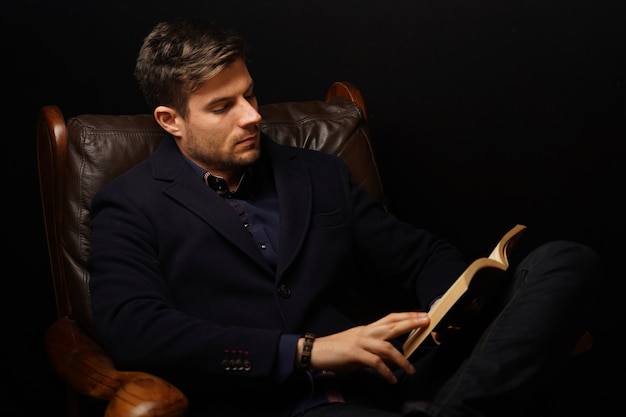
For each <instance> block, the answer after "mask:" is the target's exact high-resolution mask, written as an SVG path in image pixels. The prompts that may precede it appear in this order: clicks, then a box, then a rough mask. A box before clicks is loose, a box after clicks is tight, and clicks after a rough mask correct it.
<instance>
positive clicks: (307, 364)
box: [299, 333, 315, 369]
mask: <svg viewBox="0 0 626 417" xmlns="http://www.w3.org/2000/svg"><path fill="white" fill-rule="evenodd" d="M302 340H303V342H302V351H301V352H300V356H299V357H300V359H299V366H300V368H302V369H310V368H311V352H312V351H313V343H314V342H315V335H314V334H313V333H306V334H305V335H304V337H303V338H302Z"/></svg>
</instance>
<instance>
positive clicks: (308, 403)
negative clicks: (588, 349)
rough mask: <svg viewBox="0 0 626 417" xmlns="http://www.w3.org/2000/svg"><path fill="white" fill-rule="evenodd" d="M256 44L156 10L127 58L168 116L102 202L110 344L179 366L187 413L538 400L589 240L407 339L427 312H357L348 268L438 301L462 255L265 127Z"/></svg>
mask: <svg viewBox="0 0 626 417" xmlns="http://www.w3.org/2000/svg"><path fill="white" fill-rule="evenodd" d="M245 59H246V56H245V45H244V41H243V40H242V39H241V38H240V37H239V36H238V35H237V34H235V33H233V32H231V31H228V30H222V29H219V28H217V27H215V26H213V25H210V24H207V23H203V22H199V21H176V22H170V23H161V24H158V25H156V26H155V28H154V29H153V30H152V32H151V33H150V34H149V35H148V36H147V37H146V39H145V41H144V43H143V45H142V47H141V50H140V52H139V56H138V59H137V65H136V69H135V75H136V77H137V80H138V82H139V85H140V87H141V89H142V91H143V93H144V95H145V97H146V99H147V101H148V103H149V105H150V106H151V109H152V111H153V114H154V117H155V119H156V120H157V122H158V123H159V124H160V125H161V126H162V127H163V129H165V131H166V132H167V133H168V134H169V136H168V137H166V138H164V141H163V143H162V144H161V145H160V147H159V148H158V149H157V150H156V151H155V152H154V153H153V155H152V156H151V157H150V159H148V160H147V161H145V162H143V163H140V164H139V165H138V166H136V167H134V168H133V169H131V170H130V171H128V172H127V173H125V174H123V175H121V176H120V177H118V178H117V179H115V180H113V181H111V182H110V183H109V184H107V185H106V186H105V187H104V188H103V189H102V190H101V191H100V192H99V193H98V194H97V195H96V196H95V197H94V200H93V203H92V215H93V217H92V248H91V257H90V261H89V269H90V274H91V281H90V285H91V294H92V307H93V313H94V318H95V321H96V325H97V327H98V329H99V331H100V333H101V336H102V338H103V340H104V343H105V345H106V347H107V349H108V351H109V352H110V353H111V354H112V356H113V358H114V360H115V362H116V364H117V365H118V366H119V367H121V368H122V369H129V370H130V369H132V370H143V371H148V372H152V373H155V374H158V375H160V376H162V377H164V378H165V379H167V380H169V381H171V382H173V383H174V384H175V385H177V386H178V387H179V388H181V389H182V390H183V392H185V393H186V394H187V396H188V397H189V400H190V413H191V415H194V416H240V415H241V416H244V415H245V416H260V415H267V416H307V417H310V416H359V417H364V416H390V417H391V416H396V417H397V416H401V415H404V416H453V417H454V416H481V415H484V416H498V417H501V416H508V417H511V416H515V415H523V414H524V413H525V412H527V411H528V410H529V408H528V407H529V406H530V407H532V404H533V401H534V400H535V399H536V398H537V397H538V396H539V395H540V393H541V391H542V388H544V385H543V384H544V383H545V381H546V380H547V377H548V376H550V375H551V373H552V372H553V371H554V365H555V364H557V363H560V362H562V360H563V359H564V358H566V357H567V354H568V352H569V350H570V349H571V347H572V346H573V344H574V342H575V340H577V337H578V336H580V334H581V333H582V329H584V328H585V326H586V322H585V319H586V316H585V312H586V309H585V308H584V306H585V305H588V304H589V302H590V300H589V296H588V291H589V288H590V285H591V282H592V279H593V275H592V274H593V273H594V272H595V271H596V269H597V267H598V265H597V264H598V259H597V256H596V254H595V253H594V252H593V251H591V250H590V249H588V248H587V247H585V246H582V245H580V244H576V243H573V242H564V241H560V242H551V243H548V244H544V245H543V246H541V247H539V248H537V249H536V250H534V251H533V252H531V253H529V254H528V256H527V257H526V258H525V259H524V260H523V261H521V262H520V263H519V264H518V265H515V268H514V273H512V274H511V276H510V278H509V281H508V285H507V287H506V288H503V289H502V290H501V292H500V293H499V294H498V296H499V297H498V299H497V300H494V303H493V305H492V310H493V311H489V309H487V310H488V311H489V313H490V314H489V315H485V316H484V317H483V316H481V317H480V318H479V317H477V318H476V320H473V321H471V324H468V325H467V328H463V329H461V330H460V331H459V332H458V334H457V335H455V336H454V337H453V338H452V339H450V340H448V341H446V343H442V344H441V345H439V346H436V345H434V344H432V345H430V346H425V347H424V349H418V352H417V353H416V354H415V355H413V356H411V357H410V358H409V359H410V360H409V359H407V358H405V357H404V355H403V354H402V352H401V351H400V350H399V349H398V346H399V344H398V341H399V340H402V337H405V336H406V335H407V334H408V333H409V332H410V331H411V330H412V329H414V328H418V327H422V326H426V325H428V323H429V318H428V315H427V314H426V313H424V312H418V311H395V312H390V313H389V314H388V315H385V316H384V317H382V318H380V319H379V320H377V321H375V322H373V323H370V324H367V325H362V324H359V325H357V324H355V322H353V321H352V317H349V316H348V315H346V314H344V313H342V311H345V310H346V309H345V308H344V307H345V306H344V305H342V304H343V303H345V302H346V301H345V300H347V299H348V297H347V294H343V293H342V292H341V291H342V290H344V289H346V288H349V285H345V284H346V283H348V282H349V281H351V280H353V279H355V278H358V279H376V280H378V282H379V285H383V286H385V287H386V288H389V289H390V290H391V289H392V288H395V289H397V290H400V291H403V292H405V293H410V294H411V295H412V296H413V297H414V299H415V305H416V306H420V307H421V309H422V310H428V308H429V306H430V305H432V303H433V302H436V300H437V298H438V297H439V296H441V295H442V294H443V293H444V292H445V290H446V289H447V288H448V287H449V285H450V284H451V283H452V282H453V281H454V280H455V279H456V278H457V277H458V276H459V275H460V273H461V272H462V271H463V270H464V268H465V267H466V263H465V262H464V260H463V257H462V256H461V254H459V253H458V252H457V251H456V250H455V249H454V248H453V247H452V246H451V245H450V244H448V243H447V242H445V241H443V240H442V239H439V238H437V237H436V236H433V235H432V234H430V233H428V232H426V231H424V230H421V229H417V228H415V227H413V226H411V225H409V224H407V223H403V222H400V221H398V220H397V219H396V218H394V217H393V216H392V215H391V214H388V213H386V212H385V211H384V210H383V208H382V207H381V206H380V205H379V204H378V203H377V202H375V201H374V200H372V199H371V198H370V197H369V196H368V195H367V193H366V192H365V191H363V190H361V189H359V188H358V187H355V186H354V185H352V184H351V182H350V174H349V171H348V169H347V167H346V166H345V164H344V163H343V162H342V161H341V160H340V159H339V158H337V157H334V156H329V155H325V154H321V153H318V152H314V151H308V150H303V149H297V148H291V147H283V146H279V145H277V144H275V143H274V142H273V141H272V140H271V139H269V138H267V137H265V136H264V135H263V134H261V133H260V131H259V121H260V120H261V116H260V115H259V113H258V111H257V109H258V104H257V99H256V97H255V95H254V82H253V79H252V77H251V75H250V74H249V72H248V69H247V66H246V60H245ZM294 201H298V202H299V207H302V203H301V202H304V203H303V204H304V206H303V207H304V208H303V209H298V210H296V209H295V208H294V205H293V202H294ZM357 259H358V260H360V262H355V260H357ZM363 263H365V264H366V267H367V270H368V271H369V273H367V274H364V273H363V270H356V269H355V265H358V264H363ZM361 274H362V275H361ZM344 295H345V296H344Z"/></svg>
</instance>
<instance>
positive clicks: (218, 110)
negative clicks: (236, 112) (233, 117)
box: [213, 106, 230, 114]
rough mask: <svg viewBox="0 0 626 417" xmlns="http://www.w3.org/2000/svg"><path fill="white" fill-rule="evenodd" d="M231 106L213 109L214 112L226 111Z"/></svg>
mask: <svg viewBox="0 0 626 417" xmlns="http://www.w3.org/2000/svg"><path fill="white" fill-rule="evenodd" d="M229 107H230V106H221V107H216V108H214V109H213V113H215V114H221V113H225V112H226V111H227V110H228V108H229Z"/></svg>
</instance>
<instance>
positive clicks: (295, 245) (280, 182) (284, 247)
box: [265, 139, 313, 277]
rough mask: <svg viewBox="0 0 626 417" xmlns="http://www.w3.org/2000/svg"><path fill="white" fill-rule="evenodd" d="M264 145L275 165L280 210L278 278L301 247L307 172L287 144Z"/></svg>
mask: <svg viewBox="0 0 626 417" xmlns="http://www.w3.org/2000/svg"><path fill="white" fill-rule="evenodd" d="M267 142H269V143H268V145H267V146H266V147H265V149H266V150H267V153H268V155H269V157H270V158H271V159H272V162H273V166H274V180H275V182H276V191H277V192H278V195H279V196H280V197H279V198H278V204H279V210H280V228H279V243H278V252H279V253H278V265H277V276H278V277H280V276H281V275H282V273H283V271H285V270H286V269H287V268H288V267H289V265H290V264H291V263H292V262H294V260H295V259H296V257H297V255H298V253H299V252H300V251H301V250H302V247H303V245H304V240H305V237H306V234H307V231H308V229H309V223H310V219H311V215H310V213H311V210H312V198H313V196H312V185H311V176H310V173H309V171H308V170H307V169H306V168H305V167H303V166H302V164H300V162H299V160H298V156H297V154H296V153H295V152H293V151H292V149H290V148H289V147H279V146H278V145H276V144H275V143H273V142H271V140H269V139H268V141H267Z"/></svg>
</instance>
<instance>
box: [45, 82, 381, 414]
mask: <svg viewBox="0 0 626 417" xmlns="http://www.w3.org/2000/svg"><path fill="white" fill-rule="evenodd" d="M352 100H355V101H356V102H357V103H358V105H357V104H356V103H355V102H353V101H352ZM260 113H261V114H262V116H263V121H262V122H261V130H262V131H263V132H265V133H266V134H268V136H270V137H271V138H273V139H274V140H276V141H277V142H279V143H284V144H287V145H290V146H299V147H306V148H310V149H316V150H320V151H323V152H327V153H331V154H336V155H339V156H340V157H342V158H343V159H344V160H345V161H346V162H347V163H348V165H349V167H350V170H351V172H352V175H353V181H354V182H355V183H357V184H359V185H360V186H362V187H363V188H365V189H366V190H367V191H368V192H369V193H370V194H371V195H372V196H373V197H374V198H376V199H378V200H380V201H381V202H382V203H383V205H385V207H386V198H385V194H384V191H383V187H382V183H381V181H380V176H379V172H378V168H377V166H376V162H375V159H374V155H373V152H372V147H371V143H370V137H369V131H368V128H367V124H366V119H365V114H366V110H365V105H364V103H363V98H362V96H361V94H360V92H359V91H358V89H356V88H355V87H354V86H353V85H352V84H350V83H335V84H333V85H332V86H331V88H330V89H329V90H328V93H327V100H326V101H305V102H291V103H279V104H268V105H263V106H261V108H260ZM163 135H164V132H163V131H162V130H161V128H160V127H159V126H158V124H156V122H155V121H154V119H153V117H152V115H146V114H141V115H121V116H117V115H93V114H88V115H81V116H77V117H73V118H71V119H69V120H68V121H67V123H66V122H65V120H64V118H63V115H62V113H61V110H60V109H59V108H58V107H56V106H47V107H44V108H43V109H42V110H41V112H40V117H39V120H38V129H37V153H38V164H39V165H38V167H39V179H40V188H41V196H42V204H43V210H44V219H45V225H46V234H47V239H48V247H49V253H50V262H51V269H52V275H53V281H54V286H55V293H56V294H55V295H56V297H57V307H58V315H59V321H58V322H57V323H55V324H54V325H53V326H51V328H50V330H49V331H48V334H47V350H48V354H49V356H50V357H51V361H52V363H53V366H54V367H55V368H56V369H57V371H58V372H59V374H60V375H61V376H62V377H63V378H64V379H65V381H66V382H68V383H69V385H70V386H71V387H72V388H73V389H75V390H77V391H78V392H81V393H83V394H88V395H90V396H94V397H97V398H103V399H106V400H110V401H111V403H110V406H109V410H108V412H109V413H111V415H124V414H123V412H124V410H126V407H127V404H129V403H132V401H134V400H128V398H126V397H124V395H123V393H124V392H128V391H129V390H130V391H131V392H132V395H131V397H133V396H134V397H137V398H139V399H140V400H141V399H142V398H143V399H144V400H145V401H148V400H149V401H150V402H151V403H155V402H158V400H155V399H154V398H152V396H153V392H154V391H155V390H156V391H158V390H157V389H155V390H152V391H150V390H148V391H150V392H149V393H148V394H145V393H143V394H136V393H135V391H134V390H135V389H138V388H136V387H135V385H144V386H145V385H146V384H145V381H148V380H149V381H151V383H155V384H156V382H154V381H155V380H157V379H156V378H151V377H150V376H146V375H144V374H141V373H135V374H133V376H132V381H131V382H128V379H129V378H128V377H129V375H128V373H120V372H119V371H116V370H114V367H113V364H112V363H110V362H109V360H108V359H107V357H106V352H104V351H102V350H101V348H99V347H98V345H97V344H96V345H94V346H91V347H90V348H89V349H85V348H81V349H78V348H76V347H75V346H74V347H73V346H70V345H67V344H68V342H69V343H70V344H71V343H79V342H82V341H83V339H84V340H85V341H89V339H93V340H97V339H98V336H97V331H96V330H95V328H94V326H93V321H92V317H91V306H90V296H89V287H88V282H89V275H88V273H87V271H86V268H85V265H86V260H87V258H88V256H89V250H90V238H91V230H90V227H89V221H90V220H89V216H90V215H89V206H90V203H91V199H92V196H93V195H94V193H95V192H96V191H97V190H98V189H100V187H102V186H103V185H104V184H105V183H106V182H107V181H109V180H111V179H112V178H114V177H116V176H118V175H119V174H121V173H122V172H124V171H126V170H127V169H129V168H130V167H132V166H133V165H135V164H137V163H138V162H140V161H142V160H144V159H146V158H147V157H148V156H149V155H150V153H151V152H152V151H153V150H154V149H155V148H156V147H157V146H158V144H159V142H160V141H161V139H162V137H163ZM82 332H85V333H86V335H84V334H82ZM68 339H69V340H68ZM91 351H94V352H95V353H97V355H98V359H97V360H93V359H91V356H90V355H89V354H88V353H86V352H91ZM77 363H79V364H80V363H82V364H83V365H82V367H80V366H77ZM101 364H104V365H105V368H107V369H106V371H102V370H98V369H96V368H98V366H99V365H101ZM74 367H78V368H80V369H79V370H78V373H73V371H72V369H73V368H74ZM109 368H110V369H109ZM109 371H110V373H107V372H109ZM92 372H94V373H95V374H96V376H93V375H90V374H91V373H92ZM105 374H106V378H103V375H105ZM103 379H104V380H105V381H104V382H105V383H103V384H102V382H103ZM137 379H139V380H140V381H143V382H142V383H141V384H137V383H136V381H137ZM85 381H87V382H85ZM159 384H160V382H159ZM99 385H103V387H100V386H99ZM130 386H132V388H128V387H130ZM163 386H164V387H165V388H163V390H164V391H175V394H176V395H175V396H174V397H172V398H171V399H170V400H169V402H167V403H166V404H165V405H161V406H158V407H157V408H156V410H155V407H154V406H153V405H152V406H151V407H148V408H147V411H146V413H148V412H150V413H152V414H150V415H155V416H158V415H167V416H170V415H171V416H174V415H184V414H177V413H179V411H177V410H178V408H177V407H178V405H179V404H180V403H184V402H185V400H184V396H183V397H181V396H180V393H178V392H177V391H176V389H175V388H174V387H171V386H168V385H167V384H166V383H165V384H163ZM120 396H121V397H120ZM148 397H149V398H148ZM120 398H122V399H120ZM137 398H135V400H137ZM115 404H124V406H122V407H118V406H116V405H115ZM113 409H115V410H116V412H118V411H120V410H122V411H121V412H122V413H121V414H115V413H114V412H113V411H111V410H113ZM182 410H184V406H183V407H182ZM70 411H72V410H70ZM126 411H127V410H126ZM136 411H137V410H135V411H133V413H135V414H133V415H136V416H140V415H143V414H136ZM183 413H184V411H183ZM74 415H78V412H76V413H75V414H74ZM146 415H147V414H146Z"/></svg>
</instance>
